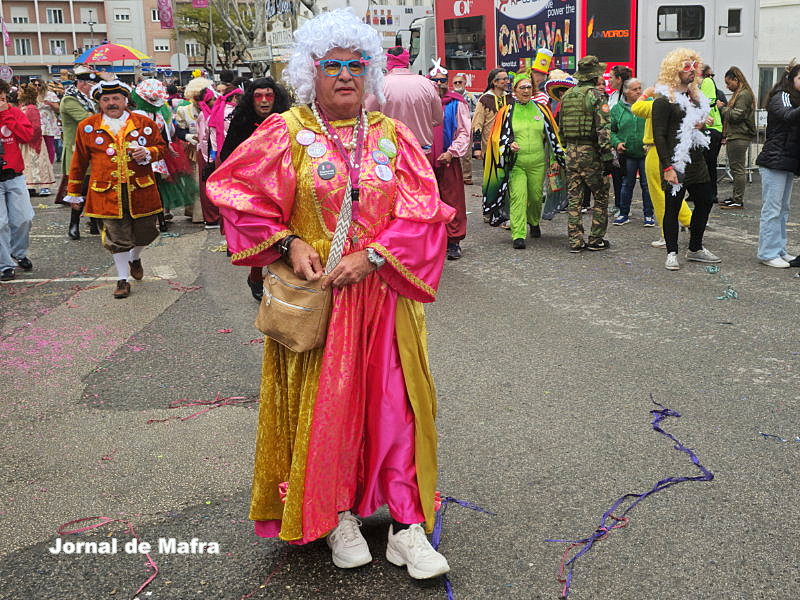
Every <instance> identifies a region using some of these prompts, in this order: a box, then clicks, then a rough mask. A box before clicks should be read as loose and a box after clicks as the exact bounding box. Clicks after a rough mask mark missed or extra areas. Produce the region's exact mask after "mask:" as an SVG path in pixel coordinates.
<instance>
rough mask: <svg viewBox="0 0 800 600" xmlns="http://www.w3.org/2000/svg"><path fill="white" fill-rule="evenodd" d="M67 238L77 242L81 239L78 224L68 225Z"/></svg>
mask: <svg viewBox="0 0 800 600" xmlns="http://www.w3.org/2000/svg"><path fill="white" fill-rule="evenodd" d="M67 236H69V239H71V240H79V239H81V228H80V226H79V225H78V223H70V224H69V229H68V230H67Z"/></svg>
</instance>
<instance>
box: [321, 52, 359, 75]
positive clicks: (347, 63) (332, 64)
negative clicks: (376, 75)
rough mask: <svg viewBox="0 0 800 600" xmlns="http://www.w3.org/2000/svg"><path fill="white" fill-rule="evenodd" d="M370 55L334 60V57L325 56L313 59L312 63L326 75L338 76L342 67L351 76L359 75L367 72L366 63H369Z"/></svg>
mask: <svg viewBox="0 0 800 600" xmlns="http://www.w3.org/2000/svg"><path fill="white" fill-rule="evenodd" d="M370 58H372V57H370V56H364V57H363V58H356V59H353V60H336V59H335V58H326V59H324V60H315V61H314V64H315V65H316V66H318V67H319V68H320V69H322V72H323V73H324V74H325V75H327V76H328V77H338V76H339V73H341V72H342V69H343V68H344V67H347V71H348V72H349V73H350V75H352V76H353V77H361V76H362V75H364V74H365V73H366V72H367V65H368V64H369V60H370Z"/></svg>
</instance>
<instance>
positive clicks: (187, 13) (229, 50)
mask: <svg viewBox="0 0 800 600" xmlns="http://www.w3.org/2000/svg"><path fill="white" fill-rule="evenodd" d="M210 5H211V3H209V6H210ZM208 11H209V9H208V8H193V7H192V5H191V4H179V5H178V7H177V10H176V16H177V26H178V30H179V32H180V35H181V36H182V37H191V38H193V39H195V40H196V41H197V43H198V44H200V46H202V48H203V64H204V65H205V67H206V69H208V70H209V71H211V70H212V69H211V66H212V64H211V63H212V57H211V28H210V27H209V23H208ZM211 12H212V15H211V18H212V19H213V25H214V46H215V47H216V53H217V59H218V66H219V67H220V68H223V69H230V68H232V67H234V66H236V64H237V63H239V62H241V56H240V54H237V53H236V52H235V47H231V46H230V45H228V44H225V42H226V41H228V40H230V39H231V36H230V32H229V31H228V26H227V25H226V23H225V21H224V20H223V19H222V17H221V16H220V14H219V12H218V11H216V10H212V11H211ZM173 35H174V34H173ZM178 51H179V52H182V51H183V48H178Z"/></svg>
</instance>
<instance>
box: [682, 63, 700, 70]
mask: <svg viewBox="0 0 800 600" xmlns="http://www.w3.org/2000/svg"><path fill="white" fill-rule="evenodd" d="M699 66H700V63H699V62H697V61H696V60H685V61H683V70H684V71H685V72H687V73H688V72H689V71H696V70H697V68H698V67H699Z"/></svg>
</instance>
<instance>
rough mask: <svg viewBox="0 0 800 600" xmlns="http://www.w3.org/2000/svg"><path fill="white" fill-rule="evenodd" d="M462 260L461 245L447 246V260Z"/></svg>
mask: <svg viewBox="0 0 800 600" xmlns="http://www.w3.org/2000/svg"><path fill="white" fill-rule="evenodd" d="M459 258H461V246H460V245H459V244H457V243H456V244H447V260H458V259H459Z"/></svg>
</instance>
